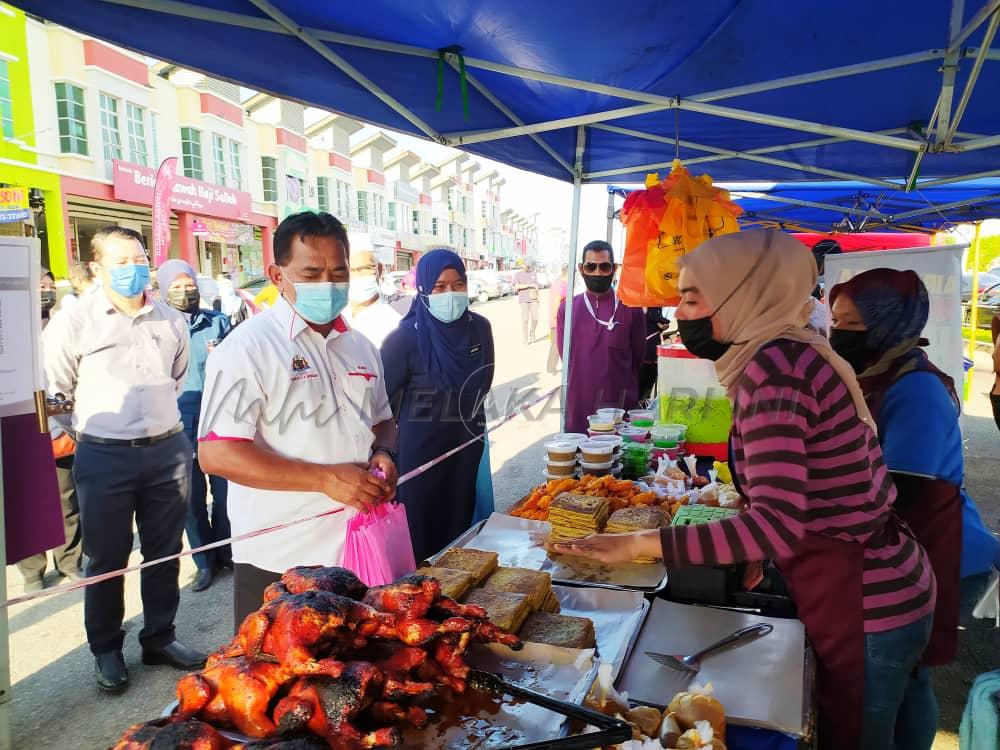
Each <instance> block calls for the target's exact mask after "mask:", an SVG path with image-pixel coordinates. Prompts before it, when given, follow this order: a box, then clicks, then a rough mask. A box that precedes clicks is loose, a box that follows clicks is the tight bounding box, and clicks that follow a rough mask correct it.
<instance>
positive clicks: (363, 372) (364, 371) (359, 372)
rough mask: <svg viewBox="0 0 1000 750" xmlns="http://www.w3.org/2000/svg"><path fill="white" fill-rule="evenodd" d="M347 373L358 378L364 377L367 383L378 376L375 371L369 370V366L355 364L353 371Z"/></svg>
mask: <svg viewBox="0 0 1000 750" xmlns="http://www.w3.org/2000/svg"><path fill="white" fill-rule="evenodd" d="M347 374H348V375H349V376H353V377H356V378H364V379H365V382H366V383H370V382H371V381H373V380H374V379H375V378H377V377H378V375H376V374H375V373H374V372H369V371H368V368H367V367H365V366H364V365H355V366H354V370H353V372H348V373H347Z"/></svg>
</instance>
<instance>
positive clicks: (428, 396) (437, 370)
mask: <svg viewBox="0 0 1000 750" xmlns="http://www.w3.org/2000/svg"><path fill="white" fill-rule="evenodd" d="M415 281H416V290H417V295H416V297H415V299H414V300H413V304H412V306H411V307H410V310H409V312H408V313H407V315H406V317H405V318H403V320H402V321H400V324H399V328H397V329H396V330H395V331H393V332H392V333H390V334H389V335H388V336H387V337H386V338H385V341H384V342H383V343H382V363H383V365H384V368H385V380H386V390H387V391H388V393H389V402H390V403H391V404H392V407H393V412H394V413H395V416H396V422H397V424H398V426H399V461H398V462H397V465H398V467H399V473H400V475H402V474H405V473H406V472H408V471H410V470H411V469H414V468H416V467H418V466H421V465H422V464H424V463H425V462H427V461H430V460H431V459H434V458H437V457H438V456H440V455H441V454H443V453H445V452H447V451H449V450H451V449H452V448H455V447H457V446H459V445H461V444H462V443H464V442H466V441H467V440H469V439H470V438H472V437H474V436H476V435H481V434H482V433H483V432H484V430H485V429H486V418H485V414H484V411H483V402H484V400H485V398H486V394H487V393H488V392H489V390H490V387H491V386H492V385H493V332H492V330H491V329H490V324H489V321H487V320H486V318H484V317H483V316H481V315H477V314H476V313H473V312H470V311H469V293H468V286H467V280H466V274H465V265H464V264H463V263H462V259H461V258H459V257H458V255H456V254H455V253H454V252H452V251H451V250H446V249H444V248H439V249H437V250H431V251H430V252H429V253H427V254H425V255H424V256H423V257H421V258H420V262H419V263H417V269H416V279H415ZM482 453H483V444H482V442H476V443H473V444H472V445H470V446H468V447H467V448H464V449H462V450H461V451H459V452H458V453H456V454H455V455H454V456H451V457H450V458H448V459H446V460H445V461H443V462H441V463H440V464H438V465H436V466H434V467H433V468H431V469H428V470H427V471H426V472H424V473H423V474H420V475H419V476H417V477H414V478H413V479H411V480H410V481H408V482H406V483H405V484H402V485H400V487H399V499H400V500H401V501H402V502H403V503H404V504H405V505H406V516H407V520H408V522H409V525H410V536H411V538H412V540H413V553H414V555H415V557H416V559H417V561H420V560H421V559H423V558H426V557H428V556H429V555H432V554H434V553H435V552H437V551H438V550H440V549H442V548H443V547H444V546H445V545H447V544H448V542H450V541H452V540H453V539H454V538H455V537H456V536H458V535H459V534H460V533H461V532H463V531H465V530H466V529H467V528H469V526H470V525H471V523H472V518H473V511H474V510H475V505H476V474H477V471H478V469H479V462H480V459H481V457H482Z"/></svg>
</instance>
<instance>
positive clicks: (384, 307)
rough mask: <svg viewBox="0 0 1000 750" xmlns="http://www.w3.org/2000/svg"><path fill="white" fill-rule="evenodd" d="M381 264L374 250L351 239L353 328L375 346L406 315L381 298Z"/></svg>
mask: <svg viewBox="0 0 1000 750" xmlns="http://www.w3.org/2000/svg"><path fill="white" fill-rule="evenodd" d="M381 285H382V264H381V263H379V262H378V257H377V256H376V255H375V251H374V250H369V249H360V248H358V247H357V246H356V244H355V243H354V241H353V239H352V242H351V287H350V290H349V295H348V296H349V298H350V302H351V304H350V306H349V307H348V309H347V310H346V311H345V313H346V314H348V315H349V317H348V322H349V323H350V324H351V328H353V329H354V330H356V331H360V332H361V333H362V334H364V336H365V337H366V338H367V339H368V340H369V341H371V342H372V343H373V344H374V345H375V348H376V349H380V348H381V347H382V342H383V341H384V340H385V337H386V336H388V335H389V334H390V333H392V332H393V331H395V330H396V329H397V328H398V327H399V321H400V320H402V318H403V316H402V315H401V314H400V313H399V312H397V311H396V308H394V307H393V306H392V305H390V304H388V303H387V302H386V301H385V300H383V299H382V292H381Z"/></svg>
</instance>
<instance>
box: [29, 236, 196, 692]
mask: <svg viewBox="0 0 1000 750" xmlns="http://www.w3.org/2000/svg"><path fill="white" fill-rule="evenodd" d="M92 248H93V251H94V261H95V262H96V263H97V264H98V265H99V267H100V270H101V280H102V285H101V288H100V289H98V290H97V291H96V292H94V293H92V294H87V295H85V296H84V297H83V298H82V299H81V300H80V301H79V303H78V304H77V305H76V306H75V307H73V308H71V309H69V310H67V311H65V312H64V313H61V314H60V315H57V316H55V317H54V318H53V319H52V322H51V323H50V324H49V325H48V327H47V328H46V329H45V332H44V334H43V335H42V350H43V356H44V362H45V374H46V377H47V379H48V383H49V389H50V390H51V392H52V393H62V394H64V395H65V396H66V397H67V399H69V400H72V401H73V402H74V404H73V413H72V417H71V421H70V424H65V425H61V426H64V427H66V428H67V429H68V430H69V431H70V432H71V434H73V435H74V436H75V438H76V441H77V447H76V459H75V461H74V464H73V478H74V479H75V481H76V488H77V496H78V499H79V504H80V523H81V527H82V529H83V551H84V553H85V554H86V556H87V570H86V572H87V576H96V575H100V574H102V573H109V572H111V571H113V570H117V569H119V568H123V567H125V566H126V565H127V563H128V557H129V553H130V552H131V551H132V520H133V517H134V519H135V522H136V525H137V526H138V528H139V542H140V545H141V548H142V556H143V558H144V559H145V560H152V559H156V558H160V557H166V556H168V555H173V554H177V553H178V552H180V551H181V534H182V532H183V531H184V519H185V517H186V515H187V505H188V486H189V482H190V474H191V460H192V457H193V448H192V446H191V441H190V440H188V439H187V437H186V436H185V435H184V431H183V428H182V426H181V419H180V412H179V411H178V409H177V396H178V395H179V393H180V392H181V389H182V388H183V386H184V380H185V377H186V376H187V369H188V352H189V347H188V332H187V325H186V324H185V322H184V319H183V318H182V317H181V314H180V313H179V312H177V311H176V310H174V309H172V308H171V307H168V306H167V305H165V304H164V303H162V302H160V301H159V300H155V299H153V298H152V297H151V296H150V295H149V294H148V293H147V291H146V288H147V286H148V285H149V260H148V258H147V257H146V250H145V248H144V247H143V244H142V235H140V234H139V233H138V232H136V231H134V230H131V229H123V228H121V227H108V228H106V229H102V230H100V231H98V232H97V233H96V234H95V235H94V238H93V240H92ZM55 419H56V420H57V421H58V418H55ZM179 572H180V562H179V561H177V560H174V561H172V562H169V563H163V564H161V565H156V566H154V567H152V568H148V569H146V570H143V571H142V608H143V619H144V623H143V628H142V631H141V632H140V633H139V642H140V643H141V644H142V660H143V663H145V664H169V665H170V666H173V667H177V668H178V669H185V670H192V669H197V668H199V667H200V666H201V665H202V664H204V662H205V656H204V654H200V653H198V652H197V651H194V650H193V649H190V648H188V647H186V646H184V645H183V644H181V643H179V642H177V641H176V640H175V639H174V616H175V615H176V614H177V605H178V603H179V601H180V592H179V589H178V580H177V578H178V573H179ZM124 614H125V586H124V580H123V579H122V578H121V577H118V578H113V579H111V580H109V581H104V582H103V583H98V584H95V585H92V586H88V587H87V589H86V591H85V592H84V620H85V623H86V627H87V641H88V642H89V644H90V650H91V651H92V652H93V654H94V656H95V668H96V676H97V685H98V687H99V688H100V689H101V690H103V691H105V692H108V693H120V692H122V691H123V690H125V688H126V687H127V686H128V671H127V670H126V668H125V662H124V659H123V658H122V642H123V639H124V637H125V633H124V631H122V629H121V625H122V619H123V617H124Z"/></svg>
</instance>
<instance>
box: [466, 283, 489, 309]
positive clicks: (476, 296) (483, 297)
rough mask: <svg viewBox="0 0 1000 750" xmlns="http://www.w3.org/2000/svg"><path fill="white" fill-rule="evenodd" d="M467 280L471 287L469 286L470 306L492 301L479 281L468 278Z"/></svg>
mask: <svg viewBox="0 0 1000 750" xmlns="http://www.w3.org/2000/svg"><path fill="white" fill-rule="evenodd" d="M467 278H468V285H469V286H468V289H469V304H470V305H471V304H473V303H475V302H488V301H489V299H490V295H489V294H487V293H486V290H485V289H484V288H483V286H482V284H480V283H479V281H477V280H476V279H474V278H471V277H468V276H467Z"/></svg>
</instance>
